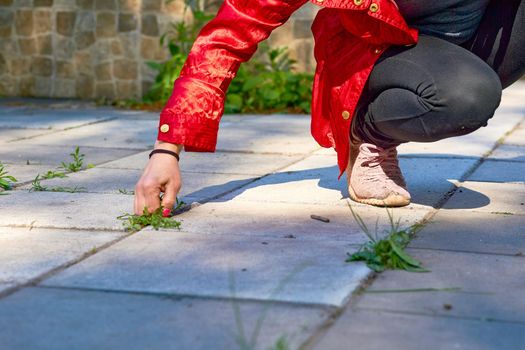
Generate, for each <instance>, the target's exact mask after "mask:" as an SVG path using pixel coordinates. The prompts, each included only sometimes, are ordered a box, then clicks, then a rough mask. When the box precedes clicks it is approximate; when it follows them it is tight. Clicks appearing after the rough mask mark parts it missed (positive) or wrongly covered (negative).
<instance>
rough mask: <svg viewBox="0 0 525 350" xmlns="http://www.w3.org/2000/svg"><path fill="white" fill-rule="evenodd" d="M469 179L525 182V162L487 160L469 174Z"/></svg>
mask: <svg viewBox="0 0 525 350" xmlns="http://www.w3.org/2000/svg"><path fill="white" fill-rule="evenodd" d="M468 180H469V181H483V182H525V162H523V163H520V162H504V161H493V160H485V161H484V162H483V164H481V166H480V167H479V168H478V169H476V171H475V172H474V173H473V174H472V175H471V176H469V178H468Z"/></svg>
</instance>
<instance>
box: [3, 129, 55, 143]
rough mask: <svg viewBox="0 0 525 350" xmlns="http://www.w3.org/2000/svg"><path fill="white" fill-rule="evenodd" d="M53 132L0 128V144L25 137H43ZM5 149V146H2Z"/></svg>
mask: <svg viewBox="0 0 525 350" xmlns="http://www.w3.org/2000/svg"><path fill="white" fill-rule="evenodd" d="M51 132H53V131H52V130H42V129H10V128H0V143H6V142H10V141H16V140H19V139H22V138H25V137H33V136H36V135H45V134H47V133H51ZM4 147H6V146H4Z"/></svg>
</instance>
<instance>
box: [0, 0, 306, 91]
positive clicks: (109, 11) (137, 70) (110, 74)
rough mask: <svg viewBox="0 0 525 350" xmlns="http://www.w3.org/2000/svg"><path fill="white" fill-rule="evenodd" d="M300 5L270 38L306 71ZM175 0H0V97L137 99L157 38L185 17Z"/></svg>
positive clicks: (148, 76) (159, 51) (161, 51)
mask: <svg viewBox="0 0 525 350" xmlns="http://www.w3.org/2000/svg"><path fill="white" fill-rule="evenodd" d="M315 11H316V8H315V6H312V5H309V4H308V5H306V6H305V7H303V8H302V9H300V10H299V11H298V12H297V13H296V14H295V15H294V16H293V18H292V19H291V20H290V21H289V23H287V24H286V25H284V26H283V27H281V28H279V29H277V30H276V31H275V32H274V33H273V34H272V36H271V37H270V40H269V41H270V44H271V45H278V46H288V47H290V49H291V50H292V51H291V53H292V57H293V58H296V59H297V60H298V61H299V64H298V68H299V69H301V70H313V66H314V62H313V53H312V39H311V32H310V25H311V18H313V15H314V13H315ZM188 14H189V13H188V12H184V4H183V0H177V1H172V2H169V3H167V4H166V3H164V1H163V0H0V96H37V97H65V98H82V99H94V98H108V99H125V98H138V97H140V96H142V95H143V93H145V92H146V91H147V89H148V87H149V86H150V84H151V82H152V81H153V78H154V76H155V72H154V71H152V70H151V69H150V68H148V66H147V65H146V62H147V61H162V60H164V59H165V58H166V57H167V51H166V49H165V48H163V47H161V46H160V44H159V37H160V35H162V34H163V33H164V32H166V31H167V30H168V28H169V24H170V23H171V22H173V21H180V20H182V19H183V18H184V19H185V20H191V18H189V16H188Z"/></svg>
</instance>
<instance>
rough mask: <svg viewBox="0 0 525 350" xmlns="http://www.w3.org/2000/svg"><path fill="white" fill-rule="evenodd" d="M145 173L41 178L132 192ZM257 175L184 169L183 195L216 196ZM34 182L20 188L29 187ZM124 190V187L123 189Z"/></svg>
mask: <svg viewBox="0 0 525 350" xmlns="http://www.w3.org/2000/svg"><path fill="white" fill-rule="evenodd" d="M141 175H142V170H133V169H107V168H98V167H95V168H92V169H87V170H84V171H79V172H77V173H72V174H68V177H66V178H55V179H50V180H42V181H41V184H42V185H44V186H48V187H54V186H63V187H75V186H78V187H83V188H84V189H83V190H84V191H86V192H91V193H113V194H118V193H122V191H123V192H127V193H124V194H128V193H129V194H133V193H132V191H134V189H135V185H136V183H137V181H138V180H139V178H140V176H141ZM253 179H255V178H254V177H253V176H250V175H237V174H197V173H184V172H183V173H182V182H183V184H182V188H181V191H180V192H179V197H180V198H181V199H184V198H187V199H188V200H192V201H197V202H200V201H204V200H207V199H210V198H213V197H215V196H219V195H222V194H224V193H227V192H229V191H232V190H234V189H236V188H238V187H240V186H243V185H245V184H247V183H248V182H250V181H253ZM30 188H31V185H30V184H29V185H25V186H22V187H21V189H30ZM121 190H122V191H121Z"/></svg>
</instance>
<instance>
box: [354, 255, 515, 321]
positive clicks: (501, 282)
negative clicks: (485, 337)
mask: <svg viewBox="0 0 525 350" xmlns="http://www.w3.org/2000/svg"><path fill="white" fill-rule="evenodd" d="M409 252H410V253H411V254H412V255H413V256H414V257H415V258H416V259H419V260H420V261H422V262H423V264H424V266H425V267H427V268H428V269H430V270H431V272H430V273H421V274H417V273H408V272H405V271H388V272H386V273H382V274H380V275H379V276H378V277H377V279H376V280H375V281H374V283H373V284H372V286H371V287H369V288H368V289H367V291H366V293H365V294H364V295H363V296H362V297H361V298H360V299H359V300H358V304H357V307H358V308H362V309H374V310H385V311H392V312H406V313H421V314H427V315H441V316H447V317H466V318H475V319H480V320H481V319H484V320H496V321H508V322H520V323H522V324H524V325H525V298H523V290H524V288H525V264H524V263H525V258H524V257H521V256H520V257H517V256H516V257H514V256H503V255H492V254H471V253H458V252H445V251H431V250H414V249H410V251H409ZM456 287H457V288H460V289H461V290H460V291H439V292H410V291H407V292H393V293H392V292H390V293H388V292H386V293H384V292H377V293H373V291H385V290H386V291H388V290H407V289H414V288H456Z"/></svg>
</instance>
